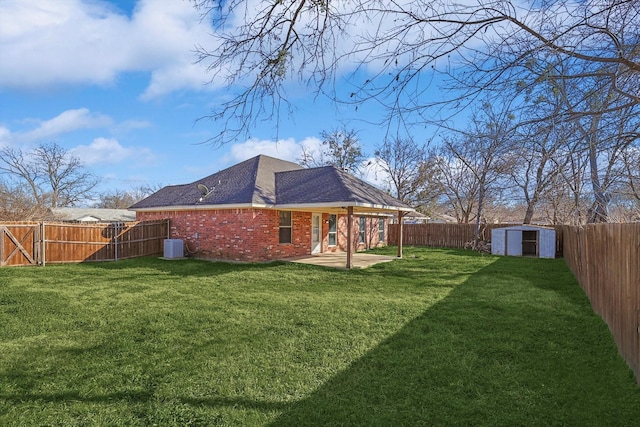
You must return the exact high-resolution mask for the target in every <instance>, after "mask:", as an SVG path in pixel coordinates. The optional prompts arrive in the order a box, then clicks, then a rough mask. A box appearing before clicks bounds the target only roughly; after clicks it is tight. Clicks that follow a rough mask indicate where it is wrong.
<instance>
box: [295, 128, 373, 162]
mask: <svg viewBox="0 0 640 427" xmlns="http://www.w3.org/2000/svg"><path fill="white" fill-rule="evenodd" d="M321 137H322V149H321V151H320V152H319V153H314V152H312V151H309V150H308V149H305V148H303V151H302V157H301V159H300V163H301V164H302V165H303V166H305V167H317V166H325V165H333V166H335V167H337V168H339V169H342V170H345V171H347V172H350V173H358V172H360V168H361V166H362V162H363V161H364V154H363V153H362V146H361V145H360V141H359V140H358V134H357V132H356V131H355V130H353V129H347V128H342V129H336V130H334V131H332V132H326V131H323V132H322V134H321Z"/></svg>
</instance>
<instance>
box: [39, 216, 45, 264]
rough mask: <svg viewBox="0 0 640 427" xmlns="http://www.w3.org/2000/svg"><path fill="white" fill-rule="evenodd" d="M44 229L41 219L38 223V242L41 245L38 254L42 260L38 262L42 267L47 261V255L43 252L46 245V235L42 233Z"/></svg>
mask: <svg viewBox="0 0 640 427" xmlns="http://www.w3.org/2000/svg"><path fill="white" fill-rule="evenodd" d="M44 230H45V224H44V221H42V222H41V223H40V244H41V245H42V246H41V247H40V256H41V257H42V261H41V262H40V263H41V265H42V266H43V267H44V266H45V264H46V262H47V256H46V254H45V252H44V251H45V248H46V247H47V245H46V236H45V235H44Z"/></svg>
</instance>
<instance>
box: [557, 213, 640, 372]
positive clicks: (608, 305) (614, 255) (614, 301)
mask: <svg viewBox="0 0 640 427" xmlns="http://www.w3.org/2000/svg"><path fill="white" fill-rule="evenodd" d="M563 235H564V239H563V241H564V242H563V245H564V249H563V253H564V259H565V261H566V263H567V265H568V266H569V268H570V269H571V271H573V274H574V275H575V276H576V278H577V279H578V282H580V285H581V286H582V288H583V289H584V291H585V293H586V294H587V296H588V297H589V300H590V301H591V305H592V307H593V309H594V311H595V312H596V313H598V314H599V315H600V316H602V318H603V319H604V321H605V322H606V323H607V325H608V326H609V329H610V330H611V333H612V335H613V337H614V339H615V341H616V345H617V346H618V350H619V351H620V354H621V355H622V357H623V358H624V359H625V360H626V361H627V363H628V364H629V366H630V367H631V369H632V370H633V372H634V374H635V376H636V380H637V381H638V383H639V384H640V224H638V223H636V224H590V225H586V226H582V227H580V226H564V227H563Z"/></svg>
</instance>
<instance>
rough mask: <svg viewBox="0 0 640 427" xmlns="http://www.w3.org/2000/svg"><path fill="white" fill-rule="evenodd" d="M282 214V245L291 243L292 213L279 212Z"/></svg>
mask: <svg viewBox="0 0 640 427" xmlns="http://www.w3.org/2000/svg"><path fill="white" fill-rule="evenodd" d="M278 213H279V214H280V243H291V229H292V226H291V225H292V222H291V211H278Z"/></svg>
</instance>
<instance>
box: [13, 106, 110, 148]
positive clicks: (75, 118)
mask: <svg viewBox="0 0 640 427" xmlns="http://www.w3.org/2000/svg"><path fill="white" fill-rule="evenodd" d="M37 123H39V125H38V127H37V128H36V129H33V130H30V131H27V132H23V133H19V134H16V135H14V136H15V137H16V139H19V140H20V141H23V142H46V141H45V140H47V139H52V138H55V137H56V136H58V135H62V134H65V133H69V132H73V131H76V130H79V129H95V128H103V127H109V126H111V125H112V124H113V121H112V120H111V118H110V117H108V116H105V115H103V114H99V113H92V112H90V111H89V110H88V109H87V108H79V109H75V110H66V111H63V112H62V113H60V114H59V115H57V116H56V117H54V118H52V119H50V120H45V121H37Z"/></svg>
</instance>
